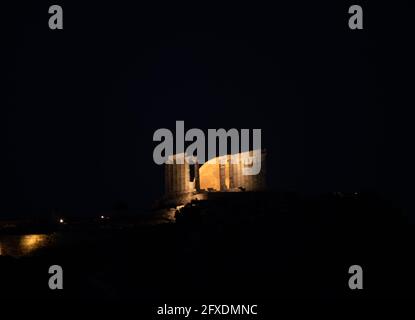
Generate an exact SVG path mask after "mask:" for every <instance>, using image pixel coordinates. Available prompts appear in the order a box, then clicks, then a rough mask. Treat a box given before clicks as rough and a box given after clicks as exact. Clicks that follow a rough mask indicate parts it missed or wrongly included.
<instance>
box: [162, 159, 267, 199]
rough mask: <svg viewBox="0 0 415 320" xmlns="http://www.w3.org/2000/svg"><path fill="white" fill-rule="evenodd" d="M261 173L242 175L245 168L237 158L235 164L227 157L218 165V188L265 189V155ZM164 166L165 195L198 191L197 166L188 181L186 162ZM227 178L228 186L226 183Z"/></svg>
mask: <svg viewBox="0 0 415 320" xmlns="http://www.w3.org/2000/svg"><path fill="white" fill-rule="evenodd" d="M254 161H261V171H260V173H259V174H257V175H244V174H243V168H244V167H245V166H246V164H244V162H243V161H242V159H241V158H240V157H239V158H238V161H237V163H232V162H231V156H228V159H227V162H226V163H219V164H218V166H219V177H218V178H219V182H220V183H219V186H220V191H226V190H229V189H230V190H234V189H237V188H240V187H242V188H244V189H245V190H247V191H253V190H263V189H265V176H266V167H265V155H264V156H263V157H262V158H261V159H259V160H258V159H257V160H254ZM175 162H176V159H173V163H172V164H166V165H165V191H166V194H180V193H186V192H192V191H195V190H196V191H200V176H199V165H198V163H197V162H196V163H195V164H194V180H193V182H192V181H190V165H189V163H188V162H187V161H185V162H184V164H178V163H175ZM226 178H228V181H229V184H228V185H227V183H226Z"/></svg>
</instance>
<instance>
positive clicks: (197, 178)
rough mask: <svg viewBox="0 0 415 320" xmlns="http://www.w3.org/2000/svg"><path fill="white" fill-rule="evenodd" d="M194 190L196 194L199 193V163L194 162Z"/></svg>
mask: <svg viewBox="0 0 415 320" xmlns="http://www.w3.org/2000/svg"><path fill="white" fill-rule="evenodd" d="M195 189H196V191H197V192H199V191H200V176H199V163H198V162H197V161H196V162H195Z"/></svg>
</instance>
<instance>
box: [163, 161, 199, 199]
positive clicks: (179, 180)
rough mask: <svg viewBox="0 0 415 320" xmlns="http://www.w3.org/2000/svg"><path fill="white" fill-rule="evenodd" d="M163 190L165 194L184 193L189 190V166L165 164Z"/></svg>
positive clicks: (185, 164) (186, 164)
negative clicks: (164, 189)
mask: <svg viewBox="0 0 415 320" xmlns="http://www.w3.org/2000/svg"><path fill="white" fill-rule="evenodd" d="M165 181H166V183H165V188H166V193H167V194H171V193H185V192H190V191H193V190H191V189H192V188H191V183H190V172H189V164H188V163H187V162H185V163H184V164H166V165H165Z"/></svg>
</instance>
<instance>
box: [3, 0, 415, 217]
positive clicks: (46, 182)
mask: <svg viewBox="0 0 415 320" xmlns="http://www.w3.org/2000/svg"><path fill="white" fill-rule="evenodd" d="M139 2H141V1H134V2H132V3H135V5H132V4H127V3H122V2H119V1H116V2H113V3H112V4H110V3H106V2H105V3H104V2H96V3H95V4H92V3H91V4H85V3H82V4H81V3H78V4H74V3H73V2H72V1H66V2H63V1H55V2H53V3H51V2H48V1H44V2H41V1H30V2H29V3H28V4H26V5H25V4H24V3H20V2H19V4H16V5H15V6H14V7H10V9H9V10H5V11H4V12H5V13H7V12H9V13H10V14H8V16H9V19H7V20H6V25H7V27H6V29H5V30H6V32H7V35H6V38H5V39H4V40H3V48H5V49H6V50H5V51H6V55H7V58H6V60H5V61H6V68H5V70H6V75H7V78H6V79H7V80H6V85H5V86H4V88H6V90H5V91H6V96H4V95H3V97H2V105H3V107H2V109H1V120H0V121H1V140H0V141H1V160H0V161H1V163H0V164H1V169H0V172H1V180H0V188H1V198H0V199H1V202H0V216H8V215H10V214H14V213H15V212H16V213H21V212H24V213H39V212H46V211H50V209H51V208H59V209H61V210H68V211H78V212H95V211H97V210H103V209H104V210H105V209H111V208H112V207H113V206H114V204H115V203H117V202H118V201H124V202H126V203H127V204H128V206H129V207H130V208H132V209H142V208H146V207H147V206H148V205H150V204H151V203H152V201H153V200H154V199H156V198H157V197H159V196H160V195H162V193H163V170H162V167H159V166H157V165H156V164H154V162H153V159H152V152H153V148H154V147H155V145H156V144H155V143H153V141H152V135H153V133H154V131H155V130H156V129H158V128H162V127H167V128H170V129H174V126H175V121H176V120H184V121H185V127H186V128H187V129H189V128H193V127H196V128H201V129H207V128H225V129H229V128H238V129H240V128H251V129H252V128H261V129H262V130H263V145H264V147H266V148H267V150H268V154H269V156H268V169H269V170H268V171H269V177H268V180H269V185H270V187H271V188H274V189H280V190H292V191H301V192H325V191H338V190H343V191H363V190H368V191H379V192H384V193H386V194H392V195H393V196H394V197H398V198H399V201H402V203H405V201H406V202H407V200H408V199H409V198H410V195H411V193H412V192H411V189H410V188H411V185H412V183H411V180H410V175H409V171H408V170H409V168H410V167H411V163H412V162H411V160H410V159H411V158H410V157H409V153H410V150H409V149H410V147H409V146H410V145H411V143H412V139H411V134H410V130H409V128H410V126H411V121H410V120H409V119H410V118H409V117H408V116H409V113H407V111H406V109H405V108H403V106H405V105H408V104H409V102H407V101H406V100H405V98H404V94H403V93H404V92H406V90H408V89H409V84H406V85H407V87H405V85H400V84H399V85H398V81H400V80H402V76H401V75H399V76H398V72H400V71H402V72H403V74H405V69H404V68H405V63H404V62H403V59H404V58H406V55H407V56H408V57H409V53H406V51H405V50H404V49H405V46H406V43H407V41H408V40H407V38H406V37H405V36H404V34H403V33H402V32H403V30H405V28H406V25H405V20H403V19H400V18H398V17H396V15H395V16H391V14H390V10H389V7H387V6H382V5H381V4H380V3H378V2H377V3H376V4H375V3H370V4H368V3H367V2H368V1H360V2H362V6H363V9H364V27H365V29H364V30H359V31H351V30H350V29H349V28H348V23H347V21H348V18H349V14H348V7H349V6H350V5H351V4H355V3H352V2H346V1H326V2H314V1H313V2H312V1H302V2H298V1H293V2H291V1H282V2H281V3H279V2H278V1H274V4H273V6H272V7H265V6H260V5H255V4H254V3H250V4H247V5H241V4H239V6H236V5H234V6H231V7H224V6H223V5H221V6H217V7H214V6H210V4H209V3H207V2H204V3H203V4H202V3H201V4H200V6H198V7H188V6H178V5H177V4H171V3H170V5H168V6H166V5H165V4H161V3H158V4H157V5H156V4H154V5H153V6H144V5H141V4H138V3H139ZM287 2H290V4H287ZM311 2H312V3H311ZM333 2H336V3H333ZM356 3H358V2H356ZM51 4H61V5H62V7H63V11H64V30H61V31H59V30H55V31H53V30H49V28H48V19H49V14H48V8H49V5H51ZM396 6H398V9H397V10H396V11H395V13H396V12H398V13H402V12H405V9H406V7H404V6H401V5H397V4H396ZM395 9H396V8H395ZM385 17H388V20H387V19H386V18H385ZM386 20H387V21H386ZM391 23H397V24H398V25H396V24H395V25H394V26H395V27H398V28H394V29H392V28H391V27H390V24H391ZM395 29H400V30H401V33H395Z"/></svg>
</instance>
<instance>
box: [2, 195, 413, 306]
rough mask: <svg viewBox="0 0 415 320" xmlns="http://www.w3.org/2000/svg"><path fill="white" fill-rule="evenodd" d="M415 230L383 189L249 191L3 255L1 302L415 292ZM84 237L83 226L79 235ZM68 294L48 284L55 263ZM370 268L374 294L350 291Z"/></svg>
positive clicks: (368, 285)
mask: <svg viewBox="0 0 415 320" xmlns="http://www.w3.org/2000/svg"><path fill="white" fill-rule="evenodd" d="M413 229H414V226H413V225H410V224H408V223H407V221H406V218H405V216H404V215H403V214H402V213H401V212H400V210H398V209H396V208H394V206H393V205H392V204H391V203H389V202H388V201H386V200H385V199H383V198H381V197H380V196H378V195H374V194H359V195H355V194H336V195H326V196H320V197H301V198H300V197H299V196H297V195H295V194H250V193H239V194H238V195H236V196H235V195H233V196H230V197H218V198H217V199H213V200H211V201H209V202H197V203H194V204H193V206H188V207H186V208H185V209H182V211H181V212H180V213H178V216H177V223H176V224H164V225H158V226H152V227H151V226H147V227H137V228H133V229H127V230H118V231H116V230H98V229H97V230H95V231H90V232H91V234H90V235H91V239H92V240H91V241H87V242H82V243H80V244H78V245H73V246H63V247H58V248H55V249H45V250H43V251H40V252H39V253H38V254H36V255H35V256H32V257H22V258H11V257H0V268H1V270H0V275H1V280H0V281H1V283H2V286H1V291H0V296H1V298H2V299H3V298H10V297H14V298H30V299H32V298H47V299H49V298H52V299H63V298H81V299H91V298H92V299H95V298H109V299H112V298H120V299H125V298H131V299H141V300H146V301H172V299H174V300H175V301H177V300H180V301H188V302H190V301H201V300H203V299H205V301H206V300H207V299H224V300H225V301H227V300H229V299H239V300H244V301H246V300H248V301H252V300H255V301H258V300H273V299H278V298H313V299H315V298H317V299H319V298H322V299H344V298H345V299H367V298H414V292H413V290H411V287H412V288H413V287H414V284H415V281H414V275H413V270H414V263H413V261H412V257H411V254H412V249H411V248H412V246H413V244H414V233H413V231H414V230H413ZM71 236H73V237H77V233H76V231H72V235H71ZM53 264H59V265H61V266H62V267H63V270H64V290H62V291H52V290H49V288H48V278H49V274H48V272H47V271H48V268H49V266H50V265H53ZM354 264H358V265H361V266H362V268H363V272H364V277H363V279H364V280H363V282H364V290H361V291H357V290H354V291H352V290H350V289H349V288H348V279H349V277H350V275H349V274H348V268H349V267H350V266H351V265H354Z"/></svg>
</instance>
